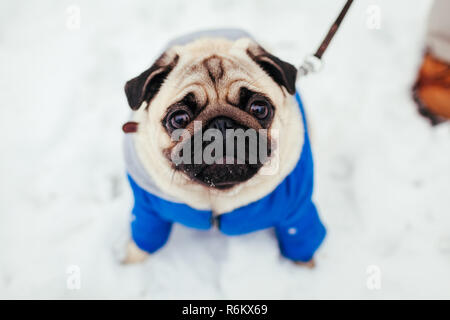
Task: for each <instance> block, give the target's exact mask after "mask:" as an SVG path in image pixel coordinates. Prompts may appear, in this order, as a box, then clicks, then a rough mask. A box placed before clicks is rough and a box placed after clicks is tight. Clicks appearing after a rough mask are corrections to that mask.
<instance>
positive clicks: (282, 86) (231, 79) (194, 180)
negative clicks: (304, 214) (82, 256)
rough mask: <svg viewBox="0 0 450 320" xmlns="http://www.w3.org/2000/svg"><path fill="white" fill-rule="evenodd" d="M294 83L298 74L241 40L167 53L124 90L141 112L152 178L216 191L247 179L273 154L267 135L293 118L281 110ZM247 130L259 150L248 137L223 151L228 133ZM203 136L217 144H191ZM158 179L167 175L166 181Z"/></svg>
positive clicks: (212, 41) (273, 145)
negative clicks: (209, 158)
mask: <svg viewBox="0 0 450 320" xmlns="http://www.w3.org/2000/svg"><path fill="white" fill-rule="evenodd" d="M295 79H296V69H295V67H293V66H292V65H291V64H289V63H286V62H283V61H281V60H280V59H278V58H277V57H275V56H273V55H271V54H269V53H268V52H266V51H265V50H264V49H263V48H261V47H260V46H259V45H258V44H256V43H255V42H254V41H253V40H250V39H246V38H243V39H239V40H237V41H230V40H226V39H222V38H220V39H216V38H205V39H199V40H197V41H194V42H192V43H189V44H187V45H184V46H174V47H172V48H169V49H168V50H167V51H166V52H165V53H164V54H163V55H162V56H161V57H160V58H159V59H158V60H157V61H156V62H155V63H154V64H153V65H152V66H151V67H150V68H149V69H148V70H146V71H144V72H143V73H142V74H141V75H139V76H138V77H136V78H134V79H132V80H130V81H128V82H127V84H126V86H125V92H126V95H127V99H128V102H129V105H130V107H131V108H132V109H133V110H139V113H140V117H139V132H138V133H141V140H140V143H141V145H142V146H143V148H145V149H147V152H146V155H145V157H151V158H152V159H151V160H150V159H149V160H150V161H149V162H152V165H153V166H154V167H155V168H157V169H156V171H158V172H155V173H154V174H153V176H154V175H157V176H159V177H160V178H161V179H172V180H173V175H174V174H177V173H180V174H181V176H183V177H184V179H181V180H177V181H178V182H173V181H172V183H179V184H190V185H200V186H202V187H206V188H213V189H229V188H232V187H234V186H236V185H238V184H240V183H243V182H245V181H248V180H250V179H251V178H252V177H254V176H255V175H256V174H257V173H258V171H259V170H260V169H261V168H262V167H263V166H264V165H265V163H266V160H267V159H268V158H270V157H271V156H272V154H273V152H274V150H273V149H274V148H277V145H278V142H277V141H275V140H276V139H275V138H274V137H272V136H271V129H272V128H274V127H276V128H277V129H278V128H279V127H280V126H281V122H282V121H283V120H282V119H283V117H284V118H286V117H289V112H292V110H287V108H286V107H285V106H284V104H285V101H286V98H287V96H290V95H292V94H293V93H294V92H295ZM249 129H252V130H253V131H252V132H255V133H256V137H257V141H258V144H257V146H258V147H257V148H256V150H252V148H251V146H254V145H251V142H250V138H248V137H249V136H247V138H246V139H244V140H242V141H243V144H241V145H240V146H239V144H236V143H235V144H234V147H231V148H230V149H227V148H228V147H227V145H228V143H230V142H231V141H230V140H233V141H234V142H237V141H236V139H237V137H236V135H234V136H233V135H232V134H230V133H232V132H238V131H239V132H240V133H242V132H244V133H245V132H249ZM264 129H266V130H264ZM199 130H201V131H202V133H200V131H199ZM180 131H181V133H180ZM208 131H209V132H212V133H213V135H214V138H211V137H209V139H208V138H206V139H205V136H204V135H203V140H202V141H201V142H200V144H196V143H195V141H194V140H195V139H196V138H197V137H198V134H200V135H202V134H205V133H206V132H208ZM250 131H251V130H250ZM215 134H217V136H215ZM174 136H177V137H178V138H174ZM142 137H145V138H142ZM218 140H219V141H218ZM242 141H241V142H242ZM261 141H264V142H265V143H263V144H259V143H260V142H261ZM213 143H215V145H214V146H215V147H214V148H211V146H212V144H213ZM230 145H232V146H233V144H232V143H231V144H230ZM239 147H240V148H241V149H242V150H241V151H242V153H239V151H238V150H237V149H238V148H239ZM211 149H213V151H212V152H211ZM262 149H264V150H262ZM219 151H222V152H223V153H224V155H223V154H222V153H221V154H220V155H218V153H219ZM262 151H263V152H262ZM229 152H231V154H229ZM236 153H237V154H236ZM198 154H201V155H205V154H210V155H212V156H213V157H214V161H213V162H212V163H211V161H209V162H208V161H205V159H200V160H199V161H196V157H197V155H198ZM239 154H240V156H239ZM174 155H176V156H178V158H179V156H184V157H186V156H187V155H188V156H189V157H187V158H188V159H189V160H190V161H182V162H177V161H175V160H174V158H177V157H174ZM264 155H266V157H264ZM239 157H240V159H239ZM178 158H177V159H178ZM184 159H186V158H184ZM252 159H253V161H252ZM255 159H256V161H255ZM238 160H240V161H238ZM149 170H151V169H150V168H149ZM162 172H166V173H168V174H167V175H166V177H165V178H163V173H162ZM170 173H171V174H170ZM187 181H188V182H189V183H187Z"/></svg>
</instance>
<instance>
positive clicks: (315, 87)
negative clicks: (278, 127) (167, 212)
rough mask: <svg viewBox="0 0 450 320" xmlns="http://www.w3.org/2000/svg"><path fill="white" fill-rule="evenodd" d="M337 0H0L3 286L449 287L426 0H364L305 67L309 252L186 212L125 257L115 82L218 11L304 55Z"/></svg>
mask: <svg viewBox="0 0 450 320" xmlns="http://www.w3.org/2000/svg"><path fill="white" fill-rule="evenodd" d="M343 2H344V1H327V0H320V1H318V0H316V1H306V0H303V1H299V0H291V1H283V2H282V5H281V2H279V1H269V0H252V1H238V0H227V1H225V0H222V1H214V2H213V1H207V0H202V1H189V2H187V1H168V0H166V1H124V0H123V1H114V2H112V1H95V2H93V1H87V0H86V1H70V2H69V1H39V2H37V1H35V2H32V1H29V2H27V3H26V5H25V3H22V2H20V1H2V2H1V3H0V26H1V28H0V30H1V31H0V69H1V71H0V88H1V89H0V101H1V103H2V106H1V109H0V110H1V111H0V130H1V137H2V139H1V140H0V148H1V151H2V157H1V160H0V174H1V177H2V179H1V180H0V197H1V198H0V298H63V299H79V298H146V299H160V298H170V299H172V298H187V299H191V298H192V299H194V298H209V299H235V298H255V299H258V298H275V299H282V298H285V299H303V298H321V299H322V298H332V299H335V298H344V299H347V298H361V299H390V298H450V196H449V189H450V143H449V138H450V125H449V124H442V125H440V126H437V127H431V126H430V125H429V124H428V122H427V120H426V119H424V118H421V117H420V116H419V115H418V113H417V111H416V107H415V105H414V103H413V102H412V101H411V97H410V87H411V85H412V83H413V81H414V78H415V75H416V70H417V67H418V66H419V64H420V61H421V54H422V52H423V40H424V35H425V26H426V18H427V13H428V11H429V8H430V4H431V1H417V2H414V5H412V4H411V1H407V0H397V1H388V0H379V1H376V0H373V1H365V0H361V1H356V2H355V3H354V5H353V7H352V8H351V10H350V12H349V15H348V17H347V18H346V20H345V21H344V23H343V25H342V28H341V30H340V31H339V32H338V34H337V37H336V38H335V39H334V40H333V42H332V44H331V46H330V48H329V51H328V52H327V53H326V54H325V66H324V69H323V70H322V72H321V73H319V74H317V75H313V76H310V77H308V78H305V79H302V80H301V82H300V83H299V86H300V88H301V92H302V94H303V98H304V102H305V105H306V108H307V110H308V114H309V120H310V123H311V127H312V131H313V133H312V134H313V148H314V150H313V152H314V157H315V164H316V187H315V199H316V202H317V205H318V207H319V210H320V213H321V216H322V218H323V220H324V222H325V223H326V225H327V227H328V237H327V239H326V242H325V243H324V244H323V246H322V247H321V249H320V250H319V252H318V253H317V256H316V261H317V267H316V268H315V269H313V270H308V269H304V268H301V267H298V266H295V265H293V264H292V263H291V262H289V261H287V260H285V259H283V258H282V257H280V255H279V252H278V248H277V245H276V241H275V238H274V235H273V233H272V232H271V231H269V230H267V231H261V232H257V233H254V234H249V235H245V236H240V237H226V236H224V235H221V234H220V233H219V232H217V231H214V230H210V231H197V230H192V229H188V228H186V227H183V226H180V225H176V226H175V228H174V230H173V233H172V235H171V238H170V241H169V243H168V244H167V245H166V246H165V247H164V248H163V249H162V250H161V251H159V252H158V253H156V254H154V255H153V256H152V257H151V258H150V259H149V260H148V261H146V262H145V263H143V264H140V265H133V266H123V265H120V264H119V263H118V262H117V258H118V256H119V255H120V250H121V247H122V246H123V244H124V243H125V242H126V240H127V238H128V232H129V231H128V228H129V224H128V223H129V210H130V207H131V204H132V197H131V192H130V189H129V187H128V185H127V182H126V179H125V172H124V163H123V158H122V153H121V151H122V149H121V147H122V145H121V143H122V132H121V130H120V127H121V125H122V124H123V123H124V121H126V119H127V117H128V113H129V109H128V106H127V104H126V99H125V95H124V93H123V85H124V82H125V81H126V80H128V79H130V78H131V77H133V76H135V75H137V74H138V73H140V72H141V71H143V70H144V68H145V67H147V66H149V65H150V63H151V62H152V60H153V59H154V58H155V57H156V55H158V54H159V52H160V50H161V48H162V47H163V46H164V44H165V43H166V41H167V40H169V39H171V38H172V37H174V36H177V35H179V34H181V33H184V32H187V31H193V30H197V29H204V28H212V27H227V26H232V27H241V28H244V29H246V30H248V31H249V32H251V33H252V34H254V35H255V36H256V37H257V38H258V39H260V40H261V42H263V43H265V44H268V46H269V47H270V48H272V49H273V51H274V53H275V54H277V55H279V56H280V57H282V58H283V59H285V60H287V61H291V62H295V63H296V64H300V63H301V61H302V60H303V57H304V56H305V55H306V54H308V53H311V52H312V51H313V50H314V49H315V48H316V47H317V45H318V44H319V42H320V41H321V39H322V37H323V36H324V34H325V32H326V31H327V29H328V27H329V25H330V23H331V22H332V20H333V19H334V18H335V17H336V15H337V13H338V11H339V10H340V8H341V6H342V4H343ZM73 5H74V6H75V7H70V6H73ZM370 5H377V6H379V8H380V9H381V25H380V29H371V28H369V27H368V26H367V19H368V10H369V9H368V8H369V6H370ZM68 8H69V9H68ZM74 8H75V11H76V9H77V8H79V9H80V10H81V11H80V13H81V14H80V17H81V20H80V27H79V29H77V28H76V26H75V28H73V25H71V24H70V23H69V24H68V19H69V18H70V17H69V16H70V14H73V12H74V11H73V10H74ZM369 11H370V10H369ZM69 22H70V21H69ZM67 24H68V26H69V27H67ZM71 266H76V267H75V269H77V268H79V271H80V273H79V276H80V278H79V279H80V287H79V288H78V287H75V288H74V287H73V286H71V285H70V284H69V285H68V284H67V283H68V281H69V282H70V280H71V279H73V278H71V277H72V276H73V274H72V275H71V274H69V273H68V270H70V268H72V267H71ZM374 274H375V278H376V279H375V280H376V285H375V286H373V285H371V283H372V281H373V279H374V278H373V277H374ZM76 276H78V274H77V275H76ZM77 288H78V289H77Z"/></svg>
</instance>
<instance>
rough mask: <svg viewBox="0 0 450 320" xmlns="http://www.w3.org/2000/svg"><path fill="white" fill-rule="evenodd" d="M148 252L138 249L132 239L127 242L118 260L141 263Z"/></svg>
mask: <svg viewBox="0 0 450 320" xmlns="http://www.w3.org/2000/svg"><path fill="white" fill-rule="evenodd" d="M149 256H150V254H149V253H148V252H145V251H144V250H142V249H139V247H138V246H137V245H136V244H135V243H134V241H133V240H130V241H129V242H128V243H127V246H126V249H125V255H124V257H123V258H122V259H121V260H120V263H122V264H135V263H141V262H144V261H145V260H146V259H147V258H148V257H149Z"/></svg>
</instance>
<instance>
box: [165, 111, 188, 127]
mask: <svg viewBox="0 0 450 320" xmlns="http://www.w3.org/2000/svg"><path fill="white" fill-rule="evenodd" d="M190 121H191V117H190V115H189V114H188V113H187V112H186V111H184V110H178V111H176V112H174V113H172V114H171V115H170V117H169V123H170V125H171V126H172V128H174V129H181V128H184V127H186V126H187V124H188V123H189V122H190Z"/></svg>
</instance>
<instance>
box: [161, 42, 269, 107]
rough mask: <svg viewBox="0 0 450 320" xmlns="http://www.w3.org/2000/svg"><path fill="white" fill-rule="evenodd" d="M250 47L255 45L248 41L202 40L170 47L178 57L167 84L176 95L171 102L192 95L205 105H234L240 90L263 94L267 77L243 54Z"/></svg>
mask: <svg viewBox="0 0 450 320" xmlns="http://www.w3.org/2000/svg"><path fill="white" fill-rule="evenodd" d="M252 45H256V43H255V42H254V41H253V40H252V39H251V38H239V39H237V40H231V39H227V38H208V37H204V38H200V39H197V40H194V41H191V42H189V43H187V44H184V45H174V46H173V47H171V48H170V49H169V50H170V51H173V52H174V53H176V54H177V55H178V56H179V57H180V60H179V61H178V64H177V66H176V68H175V69H174V70H173V71H172V73H171V74H170V75H169V77H170V81H167V83H170V84H171V85H172V86H173V89H176V91H178V92H179V93H178V94H176V96H175V97H174V99H175V100H176V99H179V98H181V97H182V96H183V95H186V94H188V93H193V94H195V96H196V98H197V99H199V100H203V101H201V102H204V103H206V100H215V99H218V100H220V99H226V100H228V101H233V100H235V99H236V98H237V97H238V95H239V90H240V88H242V87H246V88H248V89H250V90H252V91H256V92H260V93H266V92H262V91H264V88H267V86H268V84H267V83H266V82H267V81H268V77H267V75H266V74H265V72H264V71H263V70H262V69H261V68H259V67H258V65H257V64H256V63H254V61H252V60H251V58H250V57H249V56H248V54H247V52H246V50H247V49H248V48H249V46H252ZM266 94H268V93H266Z"/></svg>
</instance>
